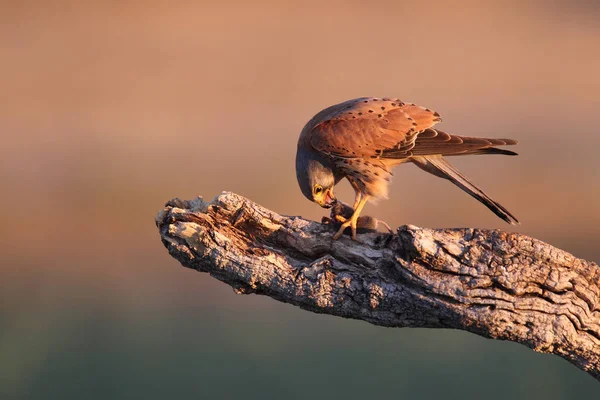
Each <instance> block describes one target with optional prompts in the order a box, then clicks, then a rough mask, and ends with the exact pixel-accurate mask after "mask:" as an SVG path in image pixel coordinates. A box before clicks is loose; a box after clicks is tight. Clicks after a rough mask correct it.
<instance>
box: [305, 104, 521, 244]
mask: <svg viewBox="0 0 600 400" xmlns="http://www.w3.org/2000/svg"><path fill="white" fill-rule="evenodd" d="M441 121H442V118H441V116H440V114H439V113H438V112H436V111H433V110H431V109H429V108H425V107H421V106H418V105H416V104H414V103H408V102H404V101H401V100H400V99H397V98H379V97H360V98H356V99H352V100H347V101H344V102H342V103H339V104H335V105H332V106H330V107H327V108H325V109H323V110H321V111H320V112H318V113H317V114H316V115H315V116H313V117H312V118H311V119H310V120H309V121H308V122H307V123H306V125H305V126H304V128H303V129H302V131H301V132H300V136H299V138H298V146H297V151H296V178H297V180H298V185H299V186H300V190H301V191H302V194H303V195H304V196H305V197H306V198H307V199H308V200H310V201H312V202H315V203H317V204H318V205H320V206H321V207H323V208H331V207H332V206H333V205H334V204H335V203H336V201H337V199H336V197H335V195H334V192H333V189H334V186H335V185H336V184H338V183H339V182H340V181H341V180H342V179H344V178H346V179H347V180H348V181H349V182H350V185H351V186H352V188H353V189H354V191H355V199H354V205H353V206H352V210H353V212H352V215H351V216H350V217H349V218H345V217H342V216H340V217H339V218H337V220H338V221H339V222H342V225H341V226H340V228H339V230H338V231H337V232H336V233H335V234H334V235H333V239H334V240H337V239H339V238H340V237H341V236H342V234H343V233H344V231H345V230H346V228H348V227H351V233H352V239H353V240H356V227H357V221H358V218H359V216H360V213H361V211H362V209H363V207H364V206H365V204H366V203H367V201H377V200H380V199H386V198H388V186H389V183H390V181H391V177H392V169H393V168H394V167H396V166H398V165H401V164H406V163H413V164H415V165H416V166H417V167H419V168H420V169H422V170H424V171H426V172H428V173H430V174H433V175H435V176H437V177H439V178H444V179H447V180H449V181H450V182H452V183H454V184H455V185H456V186H458V187H459V188H461V189H462V190H464V191H465V192H467V193H468V194H470V195H471V196H473V197H474V198H475V199H477V200H479V201H480V202H481V203H483V204H484V205H485V206H486V207H487V208H489V209H490V210H491V211H492V212H493V213H494V214H496V215H497V216H498V217H500V218H501V219H503V220H504V221H506V222H507V223H509V224H512V225H516V224H519V221H518V220H517V218H516V217H515V216H514V215H513V214H511V212H510V211H508V210H507V209H506V208H505V207H503V206H502V205H501V204H500V203H498V202H496V201H495V200H493V199H492V198H490V197H489V196H488V195H487V194H485V193H484V192H483V191H482V190H481V189H479V188H478V187H477V186H475V184H473V183H472V182H471V181H469V180H468V179H467V177H465V176H464V175H463V174H462V173H461V172H460V171H459V170H458V169H457V168H456V167H454V166H453V165H452V164H450V162H448V160H447V159H446V157H451V156H462V155H476V154H501V155H510V156H515V155H517V153H515V152H513V151H510V150H505V149H500V148H498V147H496V146H506V145H516V144H517V143H518V142H517V141H516V140H512V139H490V138H480V137H468V136H458V135H453V134H449V133H446V132H444V131H442V130H440V129H437V128H434V126H435V125H436V124H437V123H439V122H441Z"/></svg>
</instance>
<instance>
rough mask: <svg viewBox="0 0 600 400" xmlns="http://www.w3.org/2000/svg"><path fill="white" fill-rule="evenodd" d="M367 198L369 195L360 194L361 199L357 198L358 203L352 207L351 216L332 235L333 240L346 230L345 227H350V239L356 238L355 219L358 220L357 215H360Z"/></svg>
mask: <svg viewBox="0 0 600 400" xmlns="http://www.w3.org/2000/svg"><path fill="white" fill-rule="evenodd" d="M368 199H369V196H366V195H365V196H361V199H360V200H359V202H358V205H357V206H356V208H355V209H354V213H353V214H352V217H350V219H349V220H347V221H346V222H344V223H343V224H342V226H341V227H340V229H339V230H338V231H337V233H336V234H335V235H333V240H338V239H339V238H340V237H341V236H342V235H343V234H344V231H345V230H346V228H347V227H351V228H352V240H356V221H358V216H359V215H360V212H361V211H362V209H363V207H364V206H365V204H366V203H367V200H368Z"/></svg>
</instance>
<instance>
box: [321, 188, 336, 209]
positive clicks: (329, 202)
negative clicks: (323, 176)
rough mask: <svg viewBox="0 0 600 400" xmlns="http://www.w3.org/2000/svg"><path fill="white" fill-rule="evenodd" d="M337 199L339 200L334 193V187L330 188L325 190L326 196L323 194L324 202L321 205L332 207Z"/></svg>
mask: <svg viewBox="0 0 600 400" xmlns="http://www.w3.org/2000/svg"><path fill="white" fill-rule="evenodd" d="M336 201H337V199H336V198H335V196H334V195H333V189H328V190H327V191H326V192H325V196H323V204H322V205H321V207H323V208H331V207H332V206H333V205H334V204H335V202H336Z"/></svg>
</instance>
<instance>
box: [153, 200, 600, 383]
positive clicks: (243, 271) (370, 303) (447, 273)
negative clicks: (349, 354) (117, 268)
mask: <svg viewBox="0 0 600 400" xmlns="http://www.w3.org/2000/svg"><path fill="white" fill-rule="evenodd" d="M156 223H157V226H158V228H159V230H160V235H161V238H162V241H163V243H164V245H165V246H166V247H167V249H168V250H169V253H170V254H171V255H172V256H173V257H174V258H176V259H177V260H179V261H180V262H181V263H182V264H183V265H184V266H186V267H188V268H192V269H196V270H198V271H202V272H208V273H209V274H210V275H211V276H213V277H215V278H217V279H219V280H220V281H223V282H225V283H227V284H228V285H231V286H232V287H233V288H234V290H235V292H236V293H239V294H248V293H256V294H264V295H267V296H270V297H272V298H274V299H276V300H279V301H283V302H286V303H291V304H294V305H296V306H299V307H301V308H303V309H306V310H309V311H313V312H318V313H326V314H332V315H337V316H340V317H345V318H355V319H361V320H364V321H368V322H370V323H372V324H376V325H383V326H390V327H428V328H454V329H462V330H466V331H469V332H473V333H475V334H478V335H481V336H484V337H487V338H492V339H501V340H511V341H515V342H519V343H522V344H524V345H526V346H528V347H530V348H532V349H533V350H535V351H539V352H543V353H553V354H557V355H559V356H561V357H563V358H565V359H567V360H569V361H570V362H572V363H573V364H575V365H576V366H577V367H579V368H581V369H582V370H584V371H587V372H588V373H590V374H591V375H593V376H594V377H595V378H596V379H598V380H600V268H599V267H598V265H597V264H595V263H593V262H590V261H585V260H582V259H578V258H576V257H574V256H573V255H571V254H569V253H567V252H565V251H562V250H559V249H557V248H554V247H552V246H550V245H548V244H546V243H544V242H541V241H539V240H536V239H533V238H530V237H527V236H525V235H521V234H517V233H507V232H502V231H498V230H481V229H426V228H418V227H416V226H410V225H408V226H402V227H400V228H399V229H398V232H397V234H396V235H391V234H384V233H376V232H371V233H365V234H362V235H359V237H358V239H359V242H353V241H352V240H351V239H350V238H349V237H347V236H344V237H342V238H341V239H340V240H338V241H333V240H332V239H331V236H332V233H333V232H335V229H334V228H333V227H331V226H327V225H322V224H320V223H317V222H313V221H307V220H305V219H303V218H300V217H288V216H282V215H278V214H276V213H275V212H273V211H269V210H267V209H265V208H263V207H261V206H259V205H257V204H255V203H253V202H252V201H250V200H248V199H246V198H243V197H241V196H239V195H236V194H234V193H227V192H224V193H222V194H221V195H219V196H217V197H216V198H215V199H214V200H212V201H211V202H204V201H203V200H202V198H197V199H195V200H191V201H184V200H180V199H174V200H171V201H169V202H168V203H167V204H166V207H165V209H164V210H162V211H160V212H159V213H158V215H157V217H156Z"/></svg>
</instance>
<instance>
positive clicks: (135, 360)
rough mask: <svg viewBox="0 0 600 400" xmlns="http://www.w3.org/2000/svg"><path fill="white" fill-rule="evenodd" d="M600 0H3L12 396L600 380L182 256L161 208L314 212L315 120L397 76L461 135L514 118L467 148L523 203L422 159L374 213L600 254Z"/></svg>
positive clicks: (302, 391)
mask: <svg viewBox="0 0 600 400" xmlns="http://www.w3.org/2000/svg"><path fill="white" fill-rule="evenodd" d="M598 4H599V3H598V2H594V1H584V0H580V1H567V0H556V1H548V2H534V1H503V2H496V1H458V2H446V1H442V0H434V1H387V0H384V1H377V2H370V1H345V2H342V1H339V2H320V1H319V2H316V1H314V2H312V1H310V2H278V3H269V2H260V1H259V2H245V1H239V2H232V1H225V2H220V1H210V2H200V1H199V2H178V4H176V3H175V2H167V1H165V2H158V1H125V2H123V1H104V2H100V1H97V2H75V1H73V2H58V1H52V0H48V1H39V2H32V1H13V2H10V1H4V2H2V4H0V10H1V11H0V49H1V56H0V57H1V61H0V105H1V106H0V134H1V135H2V141H1V144H0V185H1V186H0V190H1V192H2V196H1V197H0V220H1V221H2V223H1V225H0V247H1V248H0V251H1V253H0V398H1V399H124V398H147V399H163V398H174V399H175V398H210V399H212V398H231V397H233V396H236V397H244V398H248V399H259V398H260V399H262V398H267V399H302V398H308V397H309V396H310V397H311V398H315V399H318V398H328V399H331V398H346V399H358V398H380V397H383V396H392V397H393V398H410V399H412V398H415V399H416V398H435V397H437V396H441V395H443V396H444V398H446V399H459V398H460V399H479V398H482V396H483V397H484V398H486V399H504V398H515V399H520V398H523V399H525V398H529V399H531V398H544V399H547V400H550V399H566V398H569V399H579V398H592V397H593V396H595V395H596V394H597V393H599V391H600V385H599V384H598V383H597V382H596V381H595V380H593V379H592V378H591V377H590V376H588V375H587V374H585V373H584V372H581V371H579V370H577V369H576V368H575V367H573V366H571V365H570V364H569V363H567V362H566V361H564V360H562V359H560V358H558V357H555V356H548V355H540V354H536V353H534V352H532V351H531V350H529V349H527V348H525V347H523V346H520V345H517V344H514V343H505V342H495V341H490V340H485V339H482V338H480V337H477V336H475V335H471V334H468V333H464V332H455V331H441V330H435V331H434V330H422V329H386V328H381V327H374V326H370V325H368V324H366V323H364V322H357V321H351V320H343V319H338V318H334V317H330V316H324V315H316V314H310V313H307V312H305V311H301V310H299V309H297V308H294V307H292V306H290V305H285V304H280V303H277V302H275V301H272V300H270V299H268V298H265V297H259V296H237V295H235V294H234V293H233V291H232V290H231V289H230V288H229V287H228V286H226V285H224V284H222V283H220V282H218V281H216V280H213V279H212V278H210V277H209V276H208V275H206V274H199V273H197V272H195V271H192V270H188V269H184V268H182V267H181V266H180V265H179V264H178V263H177V262H176V261H175V260H173V259H172V258H171V257H169V255H168V254H167V251H166V250H165V248H164V246H163V245H162V244H161V242H160V240H159V236H158V233H157V231H156V228H155V226H154V216H155V214H156V212H157V211H158V210H159V209H161V208H162V206H163V204H164V203H165V201H167V200H169V199H171V198H172V197H181V198H192V197H194V196H196V195H202V196H204V197H205V198H212V197H213V196H215V195H216V194H218V193H219V192H221V191H222V190H230V191H235V192H237V193H240V194H243V195H245V196H247V197H249V198H251V199H253V200H255V201H256V202H258V203H260V204H262V205H264V206H266V207H269V208H271V209H273V210H276V211H278V212H280V213H284V214H292V215H303V216H305V217H308V218H312V219H320V217H321V216H322V215H324V214H325V212H324V210H322V209H320V208H319V207H318V206H316V205H314V204H312V203H310V202H308V201H307V200H306V199H304V197H303V196H302V194H301V193H300V190H299V189H298V187H297V183H296V178H295V172H294V156H295V150H296V149H295V147H296V140H297V137H298V134H299V132H300V129H301V128H302V126H303V125H304V123H305V122H306V121H307V120H308V119H309V118H310V117H311V116H312V115H313V114H315V113H316V112H317V111H319V110H320V109H322V108H324V107H326V106H328V105H330V104H333V103H337V102H340V101H343V100H346V99H349V98H353V97H359V96H394V97H400V98H401V99H403V100H406V101H412V102H416V103H417V104H420V105H423V106H427V107H429V108H432V109H434V110H437V111H438V112H440V113H441V114H442V116H443V117H444V122H443V125H442V126H443V127H444V129H445V130H447V131H449V132H452V133H457V134H463V135H481V136H490V137H509V138H515V139H518V140H520V142H521V143H520V145H519V146H518V147H517V148H516V150H517V151H518V152H519V153H520V156H519V157H513V158H510V157H473V158H467V159H460V160H459V159H455V162H456V164H457V165H458V166H459V167H460V168H461V169H462V170H463V171H464V173H465V174H466V175H468V176H470V177H471V178H472V179H473V180H474V181H475V182H476V183H482V186H483V188H484V189H485V190H486V191H487V192H488V193H489V194H490V195H492V197H494V198H496V199H497V200H498V201H500V202H501V203H502V204H503V205H505V206H506V207H507V208H508V209H510V210H511V211H512V212H513V213H514V214H515V215H517V217H519V218H520V219H521V221H522V225H521V226H519V227H517V228H513V227H509V226H508V225H505V224H504V223H503V222H502V221H501V220H499V219H498V218H496V217H495V216H494V215H493V214H492V213H491V212H489V211H488V210H487V209H486V208H485V207H483V206H482V205H480V204H478V203H477V202H476V201H475V200H473V199H472V198H470V197H469V196H467V195H465V194H464V193H463V192H461V191H460V190H458V189H457V188H455V187H453V186H452V185H450V184H449V183H447V182H444V181H442V180H440V179H437V178H434V177H431V176H428V175H425V174H424V173H422V172H421V171H419V170H418V169H416V168H414V167H413V166H406V167H402V168H400V169H398V170H397V172H396V174H395V180H394V183H393V185H392V187H391V191H390V198H391V199H390V200H388V201H383V202H381V203H380V204H379V205H377V206H373V205H369V206H367V208H366V212H367V213H370V214H374V215H377V216H378V217H380V218H381V219H383V220H385V221H387V222H388V223H390V224H391V225H393V226H398V225H401V224H404V223H411V224H416V225H421V226H427V227H465V226H470V227H485V228H502V229H516V230H518V231H519V232H523V233H526V234H528V235H531V236H535V237H537V238H539V239H542V240H545V241H547V242H550V243H551V244H553V245H555V246H558V247H560V248H563V249H565V250H568V251H570V252H572V253H574V254H575V255H577V256H579V257H584V258H587V259H591V260H595V261H598V260H600V249H599V248H598V240H597V239H598V237H599V236H600V207H599V206H598V199H599V198H600V166H599V161H598V156H597V154H598V148H599V146H600V135H598V131H599V125H598V123H597V122H596V119H597V116H598V109H599V108H600V95H599V93H600V74H599V73H598V72H599V71H600V51H599V49H600V24H598V20H599V18H600V7H599V6H598ZM338 194H339V196H340V197H342V198H345V199H346V200H347V201H351V200H352V194H351V189H350V187H349V185H347V184H346V183H344V185H343V187H342V188H341V189H339V190H338ZM436 197H443V198H444V199H445V200H446V202H445V204H447V208H439V204H440V203H439V202H438V201H435V200H433V199H435V198H436Z"/></svg>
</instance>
